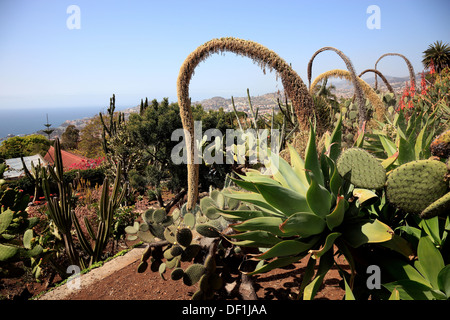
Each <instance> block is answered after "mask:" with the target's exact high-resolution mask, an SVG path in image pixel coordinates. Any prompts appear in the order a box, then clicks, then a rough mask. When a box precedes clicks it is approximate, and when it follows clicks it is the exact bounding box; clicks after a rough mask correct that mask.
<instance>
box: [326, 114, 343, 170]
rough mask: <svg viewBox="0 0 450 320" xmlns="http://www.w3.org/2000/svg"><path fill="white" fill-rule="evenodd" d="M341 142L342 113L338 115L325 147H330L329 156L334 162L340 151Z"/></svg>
mask: <svg viewBox="0 0 450 320" xmlns="http://www.w3.org/2000/svg"><path fill="white" fill-rule="evenodd" d="M341 142H342V115H341V114H340V115H339V119H338V121H337V123H336V126H335V127H334V130H333V133H332V134H331V137H330V143H329V145H328V146H326V147H327V148H329V149H330V155H329V157H330V158H331V159H332V160H333V161H334V162H336V160H337V158H338V156H339V154H340V153H341Z"/></svg>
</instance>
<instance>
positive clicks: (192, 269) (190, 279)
mask: <svg viewBox="0 0 450 320" xmlns="http://www.w3.org/2000/svg"><path fill="white" fill-rule="evenodd" d="M205 271H206V268H205V267H204V266H203V265H201V264H199V263H194V264H192V265H190V266H189V267H188V268H187V269H186V271H185V272H184V274H183V283H184V284H185V285H187V286H192V285H193V284H196V283H197V282H198V281H199V280H200V278H201V277H202V275H203V274H204V273H205Z"/></svg>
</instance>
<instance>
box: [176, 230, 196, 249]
mask: <svg viewBox="0 0 450 320" xmlns="http://www.w3.org/2000/svg"><path fill="white" fill-rule="evenodd" d="M191 241H192V231H191V230H190V229H189V228H182V229H180V230H178V231H177V242H178V243H179V244H181V245H182V246H183V247H187V246H188V245H190V244H191Z"/></svg>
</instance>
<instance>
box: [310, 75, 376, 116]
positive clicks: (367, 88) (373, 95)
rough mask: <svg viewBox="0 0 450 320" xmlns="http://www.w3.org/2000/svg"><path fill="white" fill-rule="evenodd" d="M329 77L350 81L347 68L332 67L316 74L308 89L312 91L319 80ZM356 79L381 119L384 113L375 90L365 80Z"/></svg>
mask: <svg viewBox="0 0 450 320" xmlns="http://www.w3.org/2000/svg"><path fill="white" fill-rule="evenodd" d="M330 77H334V78H339V79H346V80H349V81H351V74H350V72H348V71H347V70H341V69H333V70H330V71H327V72H324V73H322V74H320V75H319V76H317V78H315V79H314V81H313V83H312V84H311V87H310V89H309V91H310V92H313V90H314V87H315V86H317V84H318V83H319V82H320V81H321V80H323V79H326V78H330ZM357 79H358V83H359V86H361V88H362V91H363V93H364V95H365V96H366V97H367V99H369V101H370V103H371V104H372V105H373V106H374V108H375V112H376V114H377V117H378V118H379V120H381V119H382V117H383V114H384V107H383V102H382V101H381V100H380V98H379V97H378V95H377V94H376V92H375V90H373V89H372V87H371V86H370V85H369V84H368V83H367V82H365V81H364V80H362V79H361V78H359V77H358V78H357Z"/></svg>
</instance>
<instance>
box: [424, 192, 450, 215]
mask: <svg viewBox="0 0 450 320" xmlns="http://www.w3.org/2000/svg"><path fill="white" fill-rule="evenodd" d="M449 211H450V192H447V193H446V194H445V195H444V196H442V197H440V198H439V199H437V200H436V201H435V202H433V203H432V204H430V205H429V206H428V207H426V208H425V210H423V211H422V213H421V214H420V217H421V218H422V219H430V218H433V217H435V216H438V215H440V214H442V213H444V212H449Z"/></svg>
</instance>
